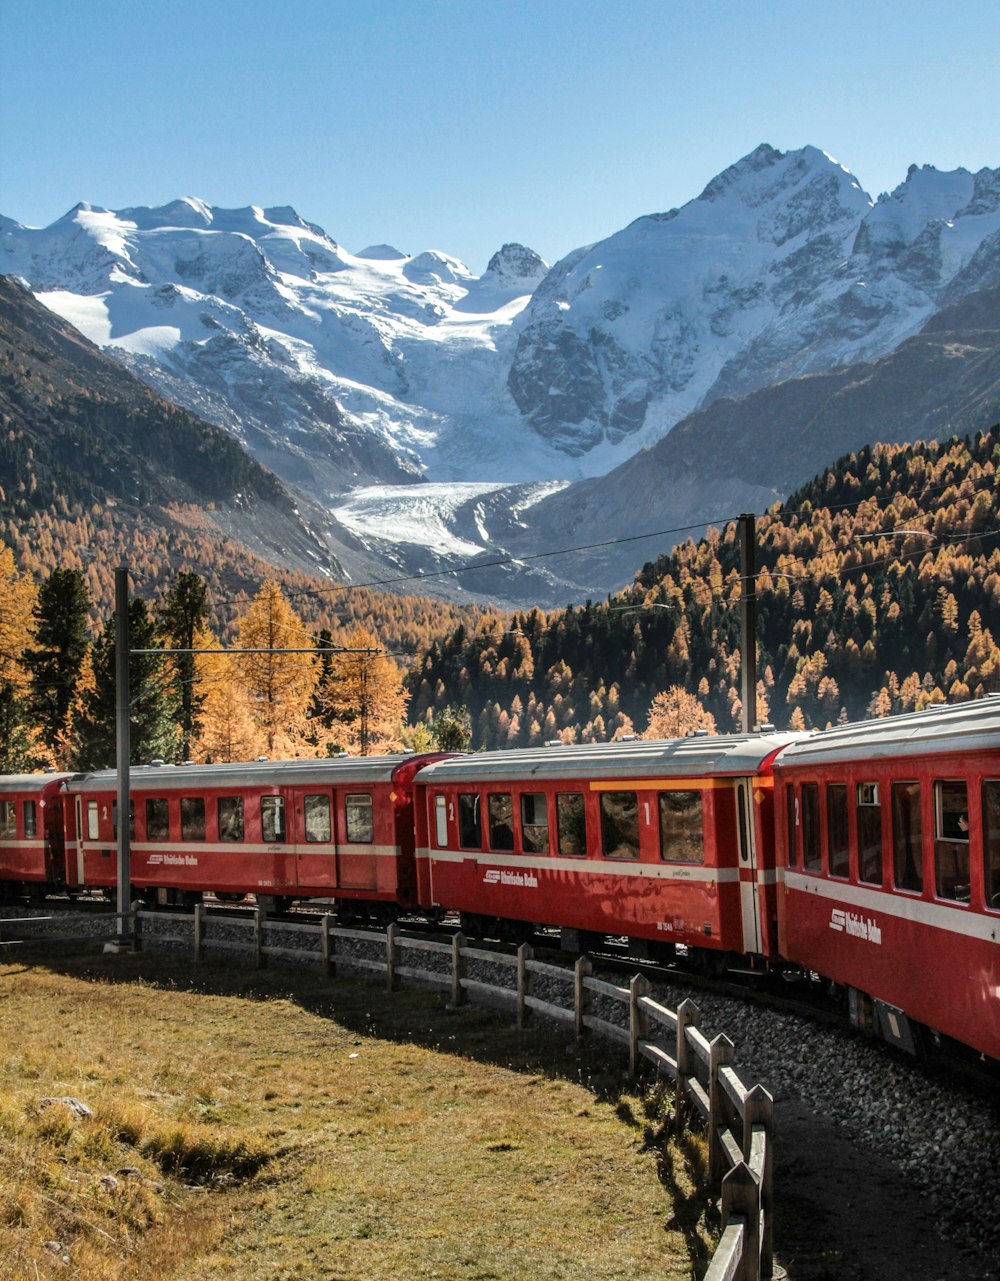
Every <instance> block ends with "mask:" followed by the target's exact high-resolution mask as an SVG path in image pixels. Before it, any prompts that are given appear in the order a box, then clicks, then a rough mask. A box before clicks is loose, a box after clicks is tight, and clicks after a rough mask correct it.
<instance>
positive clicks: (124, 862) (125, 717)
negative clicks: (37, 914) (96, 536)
mask: <svg viewBox="0 0 1000 1281" xmlns="http://www.w3.org/2000/svg"><path fill="white" fill-rule="evenodd" d="M128 614H129V610H128V566H127V565H119V566H118V568H117V569H116V570H115V716H116V722H117V735H116V759H117V764H118V912H119V913H122V912H124V913H126V915H124V916H121V915H119V917H118V943H119V946H121V947H130V946H131V945H132V914H131V912H130V911H129V908H130V906H131V899H132V845H131V832H130V831H129V810H130V809H131V793H130V789H129V757H130V756H131V751H132V748H131V736H130V733H129V689H128V659H129V634H128V622H129V618H128ZM77 835H78V838H79V839H80V840H81V841H82V840H83V832H79V833H77Z"/></svg>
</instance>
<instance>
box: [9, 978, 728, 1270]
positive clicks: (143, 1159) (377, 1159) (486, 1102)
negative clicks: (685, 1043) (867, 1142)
mask: <svg viewBox="0 0 1000 1281" xmlns="http://www.w3.org/2000/svg"><path fill="white" fill-rule="evenodd" d="M0 1045H2V1047H3V1054H2V1059H0V1231H2V1232H3V1237H4V1242H5V1249H4V1251H3V1252H2V1253H0V1281H14V1279H15V1278H17V1281H22V1278H29V1279H34V1278H36V1277H37V1278H38V1279H39V1281H42V1278H49V1277H55V1276H61V1277H80V1278H88V1279H91V1278H92V1279H93V1281H112V1279H114V1281H124V1279H125V1278H133V1277H134V1278H143V1281H167V1279H168V1278H184V1281H209V1278H211V1279H212V1281H220V1279H225V1278H233V1279H235V1278H239V1279H240V1281H264V1279H265V1278H266V1279H267V1281H284V1279H286V1278H287V1279H291V1278H309V1279H310V1281H317V1279H320V1278H322V1279H323V1281H380V1278H386V1279H387V1281H388V1278H392V1279H393V1281H397V1279H398V1278H399V1277H406V1278H407V1281H424V1279H425V1278H442V1279H454V1281H491V1279H493V1278H496V1279H497V1281H501V1279H502V1281H519V1279H520V1278H524V1281H529V1278H530V1281H548V1279H550V1278H551V1279H552V1281H555V1279H556V1278H570V1277H572V1278H579V1277H587V1278H588V1281H626V1278H627V1279H628V1281H645V1279H646V1278H648V1279H649V1281H652V1279H653V1278H655V1279H656V1281H671V1279H672V1278H678V1279H679V1278H684V1279H685V1281H687V1278H689V1277H690V1276H691V1274H692V1267H694V1268H695V1270H700V1266H701V1263H702V1262H703V1260H704V1258H705V1257H706V1254H707V1250H708V1249H709V1248H710V1240H709V1237H710V1233H709V1231H708V1229H707V1228H706V1211H707V1213H708V1214H709V1215H710V1214H711V1206H707V1207H706V1201H705V1199H704V1198H703V1197H702V1196H701V1194H700V1192H699V1182H698V1180H699V1169H700V1166H701V1165H703V1163H704V1146H703V1144H701V1143H700V1142H699V1141H697V1140H694V1139H691V1138H690V1137H689V1138H687V1139H685V1140H684V1141H683V1142H681V1143H679V1144H678V1143H676V1142H674V1141H673V1139H672V1125H671V1100H670V1097H669V1095H668V1094H667V1093H665V1092H664V1091H663V1090H662V1089H652V1090H650V1091H648V1092H646V1093H635V1092H632V1091H631V1089H630V1088H629V1087H627V1086H626V1084H625V1082H624V1080H623V1077H622V1073H621V1069H620V1066H616V1065H615V1061H614V1058H613V1056H611V1054H610V1052H608V1054H607V1055H606V1054H605V1053H604V1052H603V1051H598V1052H597V1053H594V1052H593V1051H592V1050H591V1049H589V1048H585V1049H583V1050H581V1049H580V1048H579V1047H577V1046H576V1044H575V1043H574V1041H573V1040H572V1038H571V1037H567V1036H565V1035H564V1034H562V1033H561V1032H559V1031H558V1030H554V1029H552V1028H549V1027H547V1026H544V1025H540V1026H538V1027H537V1028H530V1029H527V1030H525V1031H523V1032H519V1031H518V1030H517V1029H516V1028H515V1027H514V1026H513V1025H512V1021H511V1020H510V1019H509V1018H508V1017H507V1016H504V1015H501V1014H496V1013H492V1012H489V1011H485V1010H480V1009H475V1008H463V1009H462V1010H457V1011H455V1010H449V1009H448V1008H447V1006H446V1004H445V1002H444V1000H443V999H442V998H441V997H440V996H437V995H435V994H431V993H425V992H422V991H405V992H401V993H394V994H393V995H391V996H390V995H387V994H386V993H384V991H382V990H381V989H380V988H378V987H377V986H375V985H371V984H366V983H361V982H354V981H348V980H344V979H337V980H333V981H329V982H327V981H322V980H320V979H318V978H315V979H314V978H311V977H308V976H296V975H292V974H290V973H289V972H287V971H286V972H281V973H279V972H266V971H265V972H261V973H256V972H248V973H245V974H241V973H239V972H233V971H232V970H229V969H223V968H219V969H211V968H209V967H199V968H197V969H193V968H191V967H189V966H188V965H187V964H186V963H179V962H177V961H173V960H170V959H168V958H159V957H155V956H146V955H140V956H126V955H122V956H117V957H100V958H96V959H94V958H90V959H88V960H87V961H86V962H84V961H80V962H78V963H75V962H60V963H59V969H58V970H56V969H54V968H52V967H51V965H50V966H49V967H43V966H40V965H39V966H31V965H30V964H29V965H25V964H20V965H17V966H14V965H8V966H4V967H0ZM63 1096H69V1097H73V1098H77V1099H80V1100H81V1101H83V1102H84V1103H86V1104H87V1106H88V1107H89V1108H90V1109H91V1110H92V1115H91V1116H90V1117H83V1118H81V1117H79V1116H77V1115H75V1114H74V1113H73V1112H72V1111H71V1110H70V1109H69V1108H66V1107H64V1106H63V1105H60V1104H54V1105H49V1106H45V1107H41V1106H40V1101H41V1100H42V1099H44V1098H47V1097H63Z"/></svg>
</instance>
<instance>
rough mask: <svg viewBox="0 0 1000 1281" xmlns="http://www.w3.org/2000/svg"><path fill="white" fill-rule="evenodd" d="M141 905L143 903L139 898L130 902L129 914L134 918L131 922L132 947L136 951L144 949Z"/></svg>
mask: <svg viewBox="0 0 1000 1281" xmlns="http://www.w3.org/2000/svg"><path fill="white" fill-rule="evenodd" d="M140 907H141V904H140V903H139V901H138V899H137V900H135V901H134V902H132V903H130V904H129V915H130V916H131V918H132V919H131V921H130V922H129V924H130V927H131V928H130V931H129V932H130V934H131V937H132V947H133V948H134V950H135V951H136V952H139V951H141V950H142V939H141V938H140V935H139V908H140Z"/></svg>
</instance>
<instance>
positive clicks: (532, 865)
mask: <svg viewBox="0 0 1000 1281" xmlns="http://www.w3.org/2000/svg"><path fill="white" fill-rule="evenodd" d="M417 858H424V859H429V860H430V862H431V863H432V864H434V863H435V862H437V863H476V864H477V865H479V866H481V867H496V868H502V869H505V870H506V869H513V870H522V871H524V870H528V871H532V872H537V871H545V872H567V873H570V874H573V875H576V876H618V877H632V878H634V879H636V880H654V881H704V882H706V883H713V882H715V883H722V884H727V883H730V882H735V881H738V880H739V879H740V871H739V868H737V867H722V868H718V867H706V866H705V865H704V864H703V863H663V864H657V863H640V862H639V861H638V860H633V859H621V860H620V861H618V860H615V859H602V860H597V859H589V858H581V857H579V856H573V855H569V854H564V855H562V856H561V857H558V858H555V857H544V856H543V857H539V856H532V855H530V854H496V853H490V852H486V851H482V850H436V849H435V850H431V849H427V848H423V849H418V850H417Z"/></svg>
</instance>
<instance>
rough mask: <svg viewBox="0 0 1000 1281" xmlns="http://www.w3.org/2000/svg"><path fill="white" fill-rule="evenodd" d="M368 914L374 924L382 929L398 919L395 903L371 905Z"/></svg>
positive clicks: (397, 909)
mask: <svg viewBox="0 0 1000 1281" xmlns="http://www.w3.org/2000/svg"><path fill="white" fill-rule="evenodd" d="M370 914H371V918H372V920H373V921H374V922H375V924H376V925H381V926H382V928H383V929H384V928H386V927H387V926H389V925H391V924H392V923H393V921H395V920H397V919H398V918H399V908H398V907H397V906H396V904H395V903H373V904H372V905H371V913H370Z"/></svg>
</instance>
